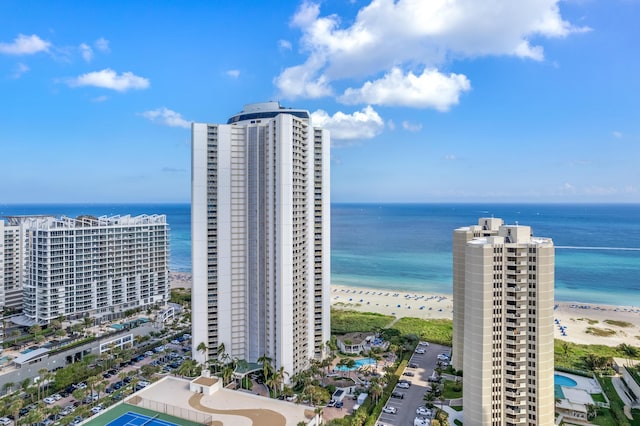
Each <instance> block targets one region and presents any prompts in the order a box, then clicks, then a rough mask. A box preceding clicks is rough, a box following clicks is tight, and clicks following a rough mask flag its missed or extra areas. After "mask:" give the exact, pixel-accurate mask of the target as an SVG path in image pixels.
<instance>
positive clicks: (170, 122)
mask: <svg viewBox="0 0 640 426" xmlns="http://www.w3.org/2000/svg"><path fill="white" fill-rule="evenodd" d="M141 115H142V116H143V117H145V118H147V119H149V120H151V121H153V122H154V123H159V124H164V125H165V126H169V127H184V128H188V127H190V126H191V122H189V121H187V120H185V119H184V118H182V115H181V114H180V113H178V112H175V111H172V110H170V109H168V108H165V107H162V108H158V109H154V110H151V111H145V112H143V113H142V114H141Z"/></svg>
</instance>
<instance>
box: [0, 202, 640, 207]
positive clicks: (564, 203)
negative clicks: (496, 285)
mask: <svg viewBox="0 0 640 426" xmlns="http://www.w3.org/2000/svg"><path fill="white" fill-rule="evenodd" d="M114 204H115V205H132V206H135V205H138V206H139V205H161V204H163V205H167V204H170V205H191V202H190V201H112V202H102V201H100V202H78V201H70V202H15V203H14V202H10V203H0V206H59V205H66V206H70V205H75V206H87V205H95V206H106V205H114ZM331 204H332V205H334V204H335V205H432V204H459V205H470V204H478V205H482V204H491V205H513V204H520V205H584V206H598V205H640V201H537V202H535V201H332V202H331Z"/></svg>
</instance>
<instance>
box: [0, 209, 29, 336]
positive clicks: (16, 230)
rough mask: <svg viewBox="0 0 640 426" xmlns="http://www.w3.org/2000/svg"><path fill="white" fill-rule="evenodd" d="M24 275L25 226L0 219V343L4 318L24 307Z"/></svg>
mask: <svg viewBox="0 0 640 426" xmlns="http://www.w3.org/2000/svg"><path fill="white" fill-rule="evenodd" d="M23 276H24V232H23V227H22V226H20V225H19V224H15V223H13V222H12V221H11V218H10V219H9V223H5V221H4V220H0V343H2V342H3V341H4V318H5V316H6V315H7V314H10V313H12V312H14V311H17V310H20V309H21V308H22V279H23Z"/></svg>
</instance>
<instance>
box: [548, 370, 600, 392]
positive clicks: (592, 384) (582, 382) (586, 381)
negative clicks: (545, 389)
mask: <svg viewBox="0 0 640 426" xmlns="http://www.w3.org/2000/svg"><path fill="white" fill-rule="evenodd" d="M555 374H557V375H558V376H565V377H569V378H570V379H572V380H574V381H575V382H576V385H575V386H562V388H563V392H564V388H568V389H571V388H572V387H575V388H578V389H583V390H585V391H587V392H588V393H590V394H595V393H602V388H601V387H600V384H599V383H598V381H597V380H596V379H594V378H590V377H584V376H579V375H577V374H570V373H565V372H562V371H556V372H555ZM565 395H566V393H565Z"/></svg>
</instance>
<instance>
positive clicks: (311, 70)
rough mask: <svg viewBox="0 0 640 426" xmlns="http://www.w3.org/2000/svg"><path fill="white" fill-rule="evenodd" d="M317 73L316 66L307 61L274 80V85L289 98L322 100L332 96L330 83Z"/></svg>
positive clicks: (287, 70)
mask: <svg viewBox="0 0 640 426" xmlns="http://www.w3.org/2000/svg"><path fill="white" fill-rule="evenodd" d="M317 71H318V67H317V66H316V64H314V62H311V61H307V62H306V63H304V64H302V65H297V66H295V67H290V68H287V69H286V70H284V71H283V72H282V74H280V75H279V76H278V77H276V78H275V79H274V83H275V85H276V86H278V88H279V89H280V91H281V92H282V93H283V95H284V96H285V97H287V98H297V97H304V98H321V97H323V96H330V95H332V94H333V90H332V89H331V87H329V81H328V80H327V78H326V77H325V76H323V75H320V76H318V73H317Z"/></svg>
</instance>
